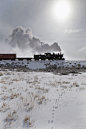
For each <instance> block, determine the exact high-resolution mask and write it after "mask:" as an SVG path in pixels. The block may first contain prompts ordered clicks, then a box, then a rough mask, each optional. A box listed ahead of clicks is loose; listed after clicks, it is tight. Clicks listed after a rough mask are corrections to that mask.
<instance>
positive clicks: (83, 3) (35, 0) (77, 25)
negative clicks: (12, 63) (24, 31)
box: [0, 0, 86, 60]
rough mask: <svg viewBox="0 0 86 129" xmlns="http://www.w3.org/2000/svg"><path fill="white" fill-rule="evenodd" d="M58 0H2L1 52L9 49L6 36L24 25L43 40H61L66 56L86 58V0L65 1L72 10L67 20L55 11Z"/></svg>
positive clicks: (0, 4)
mask: <svg viewBox="0 0 86 129" xmlns="http://www.w3.org/2000/svg"><path fill="white" fill-rule="evenodd" d="M58 1H61V0H0V44H1V47H2V48H0V53H1V52H2V49H4V50H7V46H6V49H5V47H4V45H3V44H4V39H6V38H7V37H8V36H9V34H12V32H13V30H14V29H15V28H17V27H18V26H21V27H23V28H30V29H31V33H32V35H33V37H34V36H35V37H37V38H39V39H40V42H43V43H47V44H49V45H51V44H53V43H54V42H57V43H58V45H59V46H60V48H61V50H62V52H63V53H64V57H65V58H66V59H70V60H71V59H72V60H73V59H76V60H86V0H64V1H65V2H66V3H67V4H69V8H70V13H69V15H68V16H67V17H66V18H63V19H60V18H58V15H57V16H56V12H55V10H54V9H55V8H56V6H57V7H58ZM8 50H9V49H8ZM14 52H16V51H14ZM24 53H25V52H24Z"/></svg>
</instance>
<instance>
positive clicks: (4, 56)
mask: <svg viewBox="0 0 86 129" xmlns="http://www.w3.org/2000/svg"><path fill="white" fill-rule="evenodd" d="M15 59H16V54H0V60H15Z"/></svg>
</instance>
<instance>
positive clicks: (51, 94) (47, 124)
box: [0, 70, 86, 129]
mask: <svg viewBox="0 0 86 129" xmlns="http://www.w3.org/2000/svg"><path fill="white" fill-rule="evenodd" d="M8 128H9V129H86V73H81V74H74V75H73V74H69V75H62V76H61V75H54V74H52V73H45V72H17V71H9V70H8V71H0V129H8Z"/></svg>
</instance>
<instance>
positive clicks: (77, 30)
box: [64, 29, 82, 34]
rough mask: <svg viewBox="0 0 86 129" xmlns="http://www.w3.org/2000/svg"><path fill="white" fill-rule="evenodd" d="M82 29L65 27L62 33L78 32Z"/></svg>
mask: <svg viewBox="0 0 86 129" xmlns="http://www.w3.org/2000/svg"><path fill="white" fill-rule="evenodd" d="M81 31H82V29H69V30H68V29H66V30H65V31H64V33H65V34H71V33H79V32H81Z"/></svg>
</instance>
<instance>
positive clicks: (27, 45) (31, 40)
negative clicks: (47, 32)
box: [5, 27, 61, 54]
mask: <svg viewBox="0 0 86 129" xmlns="http://www.w3.org/2000/svg"><path fill="white" fill-rule="evenodd" d="M5 41H6V42H7V43H9V45H11V47H13V48H15V47H16V46H17V47H18V48H19V49H21V50H25V49H28V51H31V50H32V53H33V54H35V53H45V52H61V48H60V46H58V43H56V42H55V43H53V44H52V45H49V44H47V43H44V42H41V41H40V39H39V38H37V37H35V36H33V34H32V31H31V29H30V28H27V29H25V28H23V27H17V28H15V29H14V30H13V32H12V34H11V35H9V36H8V37H7V38H6V40H5Z"/></svg>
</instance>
